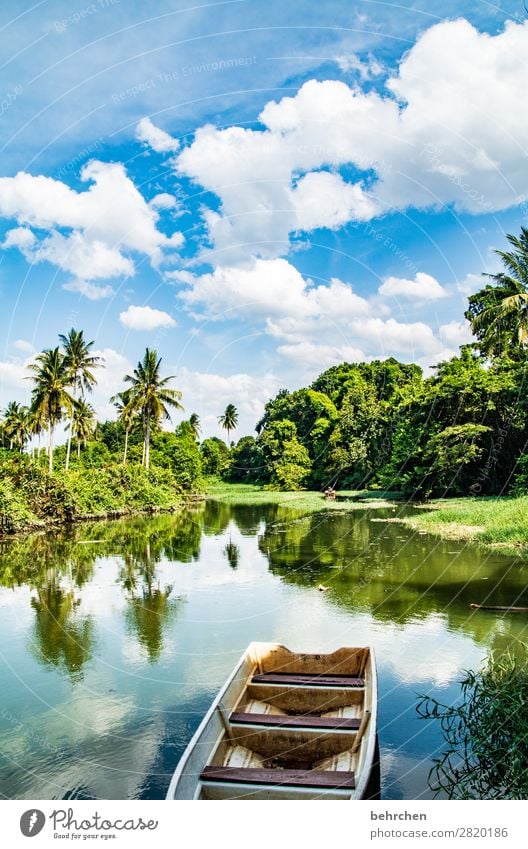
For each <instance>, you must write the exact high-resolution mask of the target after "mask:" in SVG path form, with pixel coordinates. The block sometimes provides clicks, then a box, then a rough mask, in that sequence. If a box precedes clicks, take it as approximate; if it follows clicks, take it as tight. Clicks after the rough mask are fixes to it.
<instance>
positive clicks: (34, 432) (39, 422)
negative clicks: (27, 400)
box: [27, 407, 45, 459]
mask: <svg viewBox="0 0 528 849" xmlns="http://www.w3.org/2000/svg"><path fill="white" fill-rule="evenodd" d="M27 420H28V433H29V436H30V437H31V438H33V437H34V436H36V437H37V445H36V446H35V447H32V449H31V457H32V459H35V457H37V458H38V456H39V454H40V436H41V434H42V431H43V430H44V424H45V422H44V419H43V415H42V410H40V411H39V410H34V409H33V408H31V407H30V409H29V410H28V414H27Z"/></svg>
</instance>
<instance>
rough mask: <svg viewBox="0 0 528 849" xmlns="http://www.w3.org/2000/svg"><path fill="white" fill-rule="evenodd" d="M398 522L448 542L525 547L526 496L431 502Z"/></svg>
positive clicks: (527, 538) (527, 529)
mask: <svg viewBox="0 0 528 849" xmlns="http://www.w3.org/2000/svg"><path fill="white" fill-rule="evenodd" d="M402 521H403V523H404V524H406V525H409V526H410V527H411V528H414V529H416V530H423V531H428V532H429V533H432V534H436V535H437V536H441V537H445V538H448V539H467V540H474V541H477V542H481V543H485V544H486V545H492V546H501V547H513V548H518V547H523V548H524V547H528V496H522V497H520V498H459V499H453V500H449V501H432V502H431V503H430V504H428V505H427V507H426V508H425V509H424V510H423V512H422V511H420V512H419V513H418V514H417V515H415V516H412V517H406V518H405V519H403V520H402Z"/></svg>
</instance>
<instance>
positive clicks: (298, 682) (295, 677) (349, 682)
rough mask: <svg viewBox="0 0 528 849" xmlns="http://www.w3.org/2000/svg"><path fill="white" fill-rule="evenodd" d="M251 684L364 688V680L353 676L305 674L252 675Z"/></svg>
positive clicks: (263, 673)
mask: <svg viewBox="0 0 528 849" xmlns="http://www.w3.org/2000/svg"><path fill="white" fill-rule="evenodd" d="M251 683H252V684H284V685H285V686H288V687H299V686H307V687H314V686H315V687H341V688H343V687H364V686H365V679H364V678H358V677H356V676H355V675H311V674H310V673H307V672H296V673H295V674H291V673H290V672H262V673H260V674H259V675H254V676H253V678H252V679H251Z"/></svg>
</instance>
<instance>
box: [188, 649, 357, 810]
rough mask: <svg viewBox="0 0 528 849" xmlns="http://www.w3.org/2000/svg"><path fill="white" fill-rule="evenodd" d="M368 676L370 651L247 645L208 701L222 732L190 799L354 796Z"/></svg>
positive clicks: (340, 797) (201, 769)
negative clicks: (308, 651) (301, 651)
mask: <svg viewBox="0 0 528 849" xmlns="http://www.w3.org/2000/svg"><path fill="white" fill-rule="evenodd" d="M371 677H372V665H371V658H370V652H369V649H368V648H359V649H339V650H337V651H336V652H333V653H332V654H329V655H316V654H295V653H293V652H290V651H289V650H288V649H286V648H285V647H283V646H273V647H272V648H269V647H268V648H267V650H266V651H262V650H259V644H253V646H252V647H250V651H249V653H248V655H247V656H246V658H245V662H244V659H243V662H242V664H241V666H240V667H239V669H238V670H237V671H236V673H235V675H234V678H233V679H232V680H231V682H230V683H228V685H227V686H226V688H224V691H223V693H221V694H220V696H221V697H220V698H219V699H218V701H217V703H216V705H215V706H214V711H215V713H216V715H217V717H218V718H219V719H220V724H219V726H218V727H219V730H220V734H219V735H218V739H217V740H216V743H215V745H214V746H213V747H211V748H209V755H208V757H207V759H206V761H205V763H204V764H203V766H202V767H201V768H200V772H199V781H198V784H197V789H196V793H195V795H194V798H197V799H240V798H249V799H284V798H288V799H291V798H305V799H313V798H332V799H350V798H351V797H354V795H355V792H356V787H357V781H356V780H357V776H358V775H359V774H360V772H361V770H362V765H363V762H364V760H365V748H366V741H367V738H368V736H369V734H368V732H369V723H370V718H371V711H372V704H371V701H372V687H371V684H372V681H371ZM202 742H203V745H204V747H205V746H207V742H206V740H203V741H199V744H200V743H202ZM189 766H190V764H189Z"/></svg>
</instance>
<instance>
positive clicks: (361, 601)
mask: <svg viewBox="0 0 528 849" xmlns="http://www.w3.org/2000/svg"><path fill="white" fill-rule="evenodd" d="M402 509H408V508H402ZM395 517H397V513H396V512H395V511H394V510H392V509H390V510H385V509H376V510H372V509H362V510H360V511H357V512H353V513H350V512H345V511H344V510H343V511H341V510H333V511H323V512H319V513H306V512H303V511H302V510H300V509H297V508H295V507H294V506H293V507H292V506H291V505H279V504H259V505H244V504H236V505H230V504H226V503H221V502H208V503H206V504H205V505H198V506H197V507H196V508H194V509H193V510H192V511H187V512H185V513H181V514H174V515H160V516H153V517H139V518H133V519H127V520H119V521H112V522H98V523H87V524H82V525H79V526H77V527H75V528H73V529H69V530H62V531H60V532H57V533H53V534H36V535H33V536H29V537H26V538H21V539H19V540H12V541H9V542H6V541H2V542H0V588H1V589H0V606H1V607H2V608H3V611H2V617H1V618H0V645H1V646H2V650H3V653H4V656H5V662H4V663H3V664H2V665H0V687H1V688H2V693H3V694H5V705H6V708H5V710H6V711H7V712H4V713H1V715H0V792H2V793H3V794H4V795H5V796H12V797H13V798H17V797H18V798H22V797H27V798H31V797H32V798H38V797H40V798H47V797H48V798H49V797H51V796H59V797H60V796H64V797H75V796H77V797H79V796H83V795H84V796H99V797H106V798H112V797H113V798H120V797H123V796H134V797H150V798H159V797H162V796H163V793H164V791H165V789H166V787H167V784H168V781H169V778H170V773H171V770H172V769H173V768H174V765H175V763H176V761H177V760H178V757H179V756H180V754H181V753H182V751H183V748H184V747H185V745H186V743H187V741H188V740H189V738H190V736H191V735H192V733H193V730H194V729H195V728H196V725H197V724H198V722H199V720H200V718H201V716H202V715H203V712H204V711H205V710H206V709H207V706H208V704H209V702H210V699H211V698H212V696H213V695H214V693H215V692H216V690H217V688H218V687H219V686H220V685H221V683H222V682H223V680H225V677H226V675H227V674H228V673H229V671H230V670H231V668H232V667H233V665H234V662H235V660H236V659H237V657H238V656H239V654H240V653H241V651H242V650H243V649H244V648H245V646H246V645H247V643H248V642H250V640H252V639H265V640H266V639H270V640H278V641H280V642H283V643H285V644H290V645H291V646H292V647H293V648H303V647H306V648H308V649H315V650H317V649H318V648H319V649H324V650H326V649H330V648H331V647H334V646H335V645H339V644H347V643H349V644H360V643H366V642H371V643H372V644H373V645H374V646H375V648H376V652H377V656H378V663H379V667H380V744H381V750H382V768H383V782H384V784H383V788H384V789H383V793H384V795H385V797H386V798H388V797H392V798H418V797H420V796H422V795H423V794H424V793H425V792H426V775H427V772H428V769H429V764H430V761H431V758H432V756H433V755H434V752H435V748H436V747H437V746H438V745H440V744H441V740H440V738H439V736H438V732H437V729H435V728H433V727H430V728H429V727H428V726H427V723H420V722H419V721H418V719H417V717H415V703H416V699H417V695H418V693H421V692H437V691H438V690H439V689H441V690H442V691H443V692H442V695H443V696H444V697H445V698H450V697H453V698H454V697H456V680H457V678H459V677H460V676H461V672H462V669H463V668H464V667H467V666H471V665H474V664H475V663H478V662H479V660H480V658H481V657H483V655H484V654H485V652H486V651H487V649H488V648H489V647H494V648H502V647H506V646H509V645H515V644H516V643H517V642H518V641H519V640H521V639H523V638H524V637H525V621H526V617H524V616H518V617H515V616H513V615H510V616H502V615H500V614H493V613H491V614H490V613H486V612H483V611H472V610H470V608H469V604H470V603H471V602H481V603H485V602H487V603H489V604H505V605H506V604H512V603H516V604H518V605H528V592H527V589H526V587H527V583H528V565H527V564H526V562H525V561H522V560H520V559H514V558H509V557H504V556H502V555H500V554H498V553H494V552H491V553H490V552H489V551H484V550H480V549H477V548H474V547H470V546H467V545H465V544H463V543H457V542H441V541H438V540H436V539H434V538H432V537H428V536H423V535H420V534H414V533H411V532H409V531H408V530H406V529H405V528H403V527H402V526H401V525H398V524H395V523H393V522H389V523H387V522H386V521H385V520H386V519H394V518H395ZM319 584H323V585H324V586H325V587H328V588H329V589H328V591H327V592H325V593H320V592H318V590H317V587H318V585H319ZM18 717H20V722H18ZM14 718H17V723H18V724H17V725H16V727H15V725H14V722H15V719H14ZM42 735H44V740H45V742H46V745H44V744H43V743H42V739H41V740H40V743H39V744H37V743H36V740H37V739H39V738H41V737H42ZM86 759H88V760H89V761H90V763H91V768H90V775H89V776H87V775H86V770H85V769H83V766H82V765H83V764H84V763H85V761H86Z"/></svg>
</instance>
